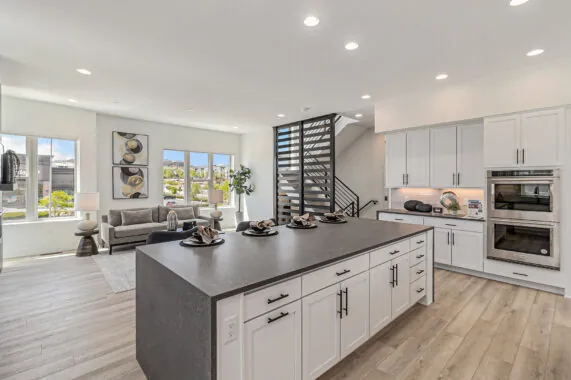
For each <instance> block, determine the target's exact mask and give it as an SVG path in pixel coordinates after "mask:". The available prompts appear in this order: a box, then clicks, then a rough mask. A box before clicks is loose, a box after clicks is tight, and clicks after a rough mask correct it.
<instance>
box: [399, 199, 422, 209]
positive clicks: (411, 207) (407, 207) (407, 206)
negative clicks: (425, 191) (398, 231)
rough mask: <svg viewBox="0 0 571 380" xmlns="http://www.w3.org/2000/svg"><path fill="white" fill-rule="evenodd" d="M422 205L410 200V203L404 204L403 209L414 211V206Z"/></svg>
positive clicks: (419, 202)
mask: <svg viewBox="0 0 571 380" xmlns="http://www.w3.org/2000/svg"><path fill="white" fill-rule="evenodd" d="M419 204H422V202H421V201H415V200H410V201H406V202H404V205H403V207H404V209H405V210H407V211H416V206H417V205H419Z"/></svg>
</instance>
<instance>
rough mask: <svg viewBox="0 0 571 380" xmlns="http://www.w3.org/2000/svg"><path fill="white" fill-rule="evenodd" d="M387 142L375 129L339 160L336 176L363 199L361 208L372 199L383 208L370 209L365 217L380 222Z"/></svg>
mask: <svg viewBox="0 0 571 380" xmlns="http://www.w3.org/2000/svg"><path fill="white" fill-rule="evenodd" d="M384 164H385V139H384V136H382V135H379V134H375V131H374V130H373V128H370V129H368V130H367V131H365V133H363V134H362V135H361V136H360V137H359V138H358V139H357V140H355V142H353V144H352V145H350V146H349V147H348V148H347V149H345V150H343V151H342V152H341V153H340V154H339V156H338V157H337V158H336V160H335V174H336V175H337V177H339V178H340V179H341V180H342V181H343V182H344V183H345V184H347V186H349V187H350V188H351V189H353V191H355V192H356V193H357V195H359V198H360V202H361V206H363V205H364V204H365V203H366V202H368V201H369V200H371V199H376V200H378V201H379V204H377V205H376V206H370V207H369V208H368V209H367V210H365V211H364V212H363V213H362V214H361V217H363V218H372V219H374V218H376V210H379V209H381V208H383V205H384V186H385V184H384V178H385V175H384V171H385V168H384Z"/></svg>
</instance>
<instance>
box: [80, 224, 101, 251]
mask: <svg viewBox="0 0 571 380" xmlns="http://www.w3.org/2000/svg"><path fill="white" fill-rule="evenodd" d="M98 233H99V230H98V229H94V230H91V231H77V232H76V233H75V236H81V240H80V241H79V245H78V246H77V251H76V252H75V256H77V257H84V256H92V255H97V254H98V253H99V250H98V249H97V243H95V240H94V239H93V235H97V234H98Z"/></svg>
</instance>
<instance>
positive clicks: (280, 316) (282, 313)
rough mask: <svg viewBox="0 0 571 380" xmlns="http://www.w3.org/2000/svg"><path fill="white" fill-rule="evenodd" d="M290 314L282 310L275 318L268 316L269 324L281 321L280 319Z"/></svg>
mask: <svg viewBox="0 0 571 380" xmlns="http://www.w3.org/2000/svg"><path fill="white" fill-rule="evenodd" d="M288 315H289V313H284V312H283V311H282V312H281V313H280V315H279V316H277V317H275V318H268V324H270V323H274V322H275V321H279V320H280V319H282V318H284V317H287V316H288Z"/></svg>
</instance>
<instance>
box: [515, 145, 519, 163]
mask: <svg viewBox="0 0 571 380" xmlns="http://www.w3.org/2000/svg"><path fill="white" fill-rule="evenodd" d="M515 157H516V158H515V161H516V164H519V149H516V151H515Z"/></svg>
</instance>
